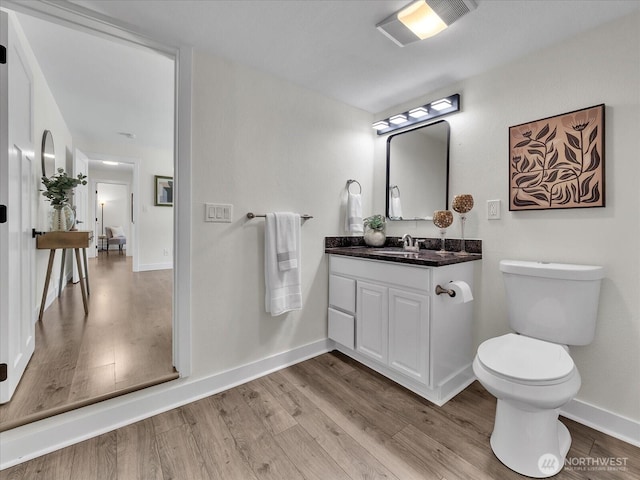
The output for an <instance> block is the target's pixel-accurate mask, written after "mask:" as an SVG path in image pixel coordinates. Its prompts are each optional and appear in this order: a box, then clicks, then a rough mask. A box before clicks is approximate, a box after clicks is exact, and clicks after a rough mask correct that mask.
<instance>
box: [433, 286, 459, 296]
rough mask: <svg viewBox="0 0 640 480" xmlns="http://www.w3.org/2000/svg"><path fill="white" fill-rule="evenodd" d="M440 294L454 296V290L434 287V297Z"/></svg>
mask: <svg viewBox="0 0 640 480" xmlns="http://www.w3.org/2000/svg"><path fill="white" fill-rule="evenodd" d="M441 293H446V294H447V295H449V296H450V297H455V296H456V292H455V291H454V290H451V289H446V288H442V287H441V286H440V285H436V295H440V294H441Z"/></svg>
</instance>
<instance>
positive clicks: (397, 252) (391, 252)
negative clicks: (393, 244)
mask: <svg viewBox="0 0 640 480" xmlns="http://www.w3.org/2000/svg"><path fill="white" fill-rule="evenodd" d="M375 253H380V254H382V255H403V256H404V255H416V254H417V253H418V252H408V251H405V250H376V251H375Z"/></svg>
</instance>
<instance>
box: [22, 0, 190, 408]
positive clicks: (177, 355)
mask: <svg viewBox="0 0 640 480" xmlns="http://www.w3.org/2000/svg"><path fill="white" fill-rule="evenodd" d="M12 6H13V4H12ZM15 6H16V7H18V10H26V11H29V10H31V9H35V10H38V9H39V8H40V6H38V5H28V6H23V7H20V6H18V5H15ZM42 8H43V9H44V7H42ZM47 8H48V9H50V8H54V9H55V8H56V7H52V6H49V7H47ZM43 15H44V16H46V13H44V12H40V16H43ZM65 16H66V17H69V11H67V12H66V15H65ZM71 16H73V15H71ZM84 17H85V19H82V18H80V16H78V18H76V20H77V21H78V22H79V23H91V19H90V17H86V15H85V16H84ZM111 34H113V28H112V27H111ZM116 36H117V35H116ZM122 37H123V38H124V37H127V38H128V39H130V38H131V36H130V35H129V34H126V35H125V34H124V33H122ZM48 38H49V39H51V38H56V36H55V35H54V36H49V37H48ZM103 41H105V42H108V40H104V39H103ZM121 43H122V42H120V44H121ZM150 43H151V42H150ZM140 44H141V43H140V42H137V45H138V46H137V47H136V48H140ZM52 50H54V51H64V50H65V49H64V48H54V49H52ZM162 55H164V56H166V55H167V54H166V52H164V53H163V54H162ZM172 55H173V58H176V57H175V55H177V51H173V53H172ZM172 77H173V74H172ZM185 98H186V97H185ZM187 103H188V102H187ZM183 105H184V103H183ZM36 108H37V105H36ZM188 108H190V105H188V107H187V108H186V110H188ZM171 116H172V118H175V115H174V114H173V113H172V115H171ZM170 136H171V138H173V135H170ZM77 138H82V135H79V136H78V137H77ZM83 140H84V141H86V142H87V145H93V144H92V143H91V141H90V140H87V138H86V137H85V138H84V139H83ZM100 146H101V147H102V146H103V144H100ZM101 149H102V148H101ZM174 150H177V149H175V148H172V149H171V153H170V155H169V156H170V158H171V160H170V161H171V164H172V165H173V164H174V155H173V152H174ZM188 150H189V149H188V148H187V147H183V151H188ZM183 158H185V161H186V164H185V165H186V167H187V168H186V170H187V171H188V165H189V161H190V160H189V155H186V156H185V157H183ZM163 170H164V169H163ZM157 173H160V174H166V173H167V172H166V171H159V172H157ZM171 173H173V172H171ZM176 177H178V173H177V172H176ZM36 178H38V177H37V175H36ZM36 183H37V181H36ZM188 183H189V181H188V176H186V175H185V176H183V185H185V186H186V189H185V191H188ZM179 185H180V181H179V180H178V178H176V192H179V190H180V186H179ZM151 188H152V187H151V186H149V189H151ZM149 198H150V199H151V198H152V196H151V195H149ZM176 207H177V208H180V201H179V199H176ZM183 208H186V209H187V210H186V212H188V208H189V205H188V202H185V203H184V204H183ZM183 217H184V218H185V219H186V217H188V215H183ZM182 223H184V221H183V222H182ZM171 230H172V231H175V229H174V228H171ZM184 232H188V229H187V230H184ZM173 236H174V235H170V237H173ZM180 236H181V235H180V233H175V237H176V238H179V237H180ZM182 236H183V237H186V238H187V239H188V234H187V235H186V236H185V235H182ZM184 246H185V250H184V252H185V253H186V254H187V255H188V241H185V242H184ZM187 258H188V257H187ZM182 272H183V274H185V273H187V272H188V265H187V264H185V266H184V267H183V268H182ZM177 275H178V274H177V273H176V274H174V273H173V272H172V273H171V277H172V278H173V277H175V276H177ZM176 283H177V282H173V281H172V285H174V286H173V287H170V288H169V289H168V290H167V289H165V290H167V291H168V293H169V295H170V296H171V295H174V297H175V298H174V301H173V307H171V305H170V306H169V307H168V308H169V310H170V311H171V312H175V311H177V310H178V309H179V307H178V305H179V303H181V302H179V301H178V298H177V297H178V295H176V293H177V287H176V286H175V285H176ZM184 284H188V276H187V277H186V281H185V282H184ZM72 290H73V288H71V289H69V295H72V293H73V292H72ZM39 293H40V292H38V295H39ZM182 296H183V297H184V296H185V293H184V292H183V294H182ZM185 304H186V302H183V305H185ZM187 312H188V309H187ZM172 318H173V323H174V329H173V331H174V336H175V325H176V315H175V314H173V315H172ZM183 318H184V319H185V320H186V322H187V323H186V324H185V325H182V326H181V331H182V332H183V333H182V335H181V337H182V338H183V340H182V342H181V344H182V345H188V343H185V340H188V334H186V335H185V333H187V332H188V314H187V316H186V317H183ZM184 327H186V329H185V328H184ZM173 356H174V358H175V359H176V360H175V361H174V363H175V364H176V365H178V364H179V359H180V358H183V359H187V358H188V351H187V349H183V350H182V353H180V349H179V346H178V344H176V343H174V344H173ZM188 370H189V368H188V362H187V363H186V365H185V370H184V373H186V374H188ZM71 408H77V405H72V406H71ZM60 411H64V410H59V411H56V412H54V413H60Z"/></svg>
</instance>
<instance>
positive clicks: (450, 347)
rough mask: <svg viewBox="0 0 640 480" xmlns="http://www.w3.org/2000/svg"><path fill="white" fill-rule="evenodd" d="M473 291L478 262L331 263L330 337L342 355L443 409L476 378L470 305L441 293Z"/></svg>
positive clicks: (335, 259)
mask: <svg viewBox="0 0 640 480" xmlns="http://www.w3.org/2000/svg"><path fill="white" fill-rule="evenodd" d="M453 280H462V281H465V282H467V283H468V284H469V285H470V286H472V285H473V262H465V263H457V264H453V265H447V266H442V267H427V266H421V265H410V264H402V263H395V262H385V261H380V260H370V259H364V258H357V257H349V256H341V255H330V256H329V314H328V320H329V338H330V339H332V340H333V341H334V342H335V347H336V349H337V350H339V351H341V352H343V353H345V354H346V355H349V356H350V357H352V358H354V359H356V360H358V361H359V362H361V363H363V364H365V365H367V366H368V367H370V368H372V369H374V370H376V371H378V372H380V373H382V374H383V375H385V376H387V377H389V378H391V379H392V380H394V381H396V382H398V383H400V384H401V385H403V386H405V387H407V388H409V389H410V390H412V391H414V392H416V393H418V394H420V395H422V396H423V397H425V398H427V399H428V400H430V401H432V402H434V403H436V404H438V405H442V404H444V403H445V402H446V401H447V400H449V399H450V398H451V397H453V396H454V395H456V394H457V393H458V392H460V391H461V390H462V389H464V388H465V387H466V386H467V385H469V383H471V382H472V381H473V379H474V377H473V373H472V370H471V362H472V360H473V351H472V339H471V337H472V332H471V317H472V309H471V303H455V301H454V299H452V298H451V297H449V296H448V295H446V294H442V295H436V293H435V287H436V285H438V284H440V285H441V286H443V287H445V288H446V284H447V283H449V282H450V281H453Z"/></svg>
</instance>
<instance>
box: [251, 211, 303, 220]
mask: <svg viewBox="0 0 640 480" xmlns="http://www.w3.org/2000/svg"><path fill="white" fill-rule="evenodd" d="M266 216H267V214H266V213H253V212H249V213H247V218H248V219H252V218H256V217H262V218H265V217H266ZM300 218H301V219H302V220H309V219H310V218H313V215H307V214H306V213H305V214H303V215H300Z"/></svg>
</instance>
